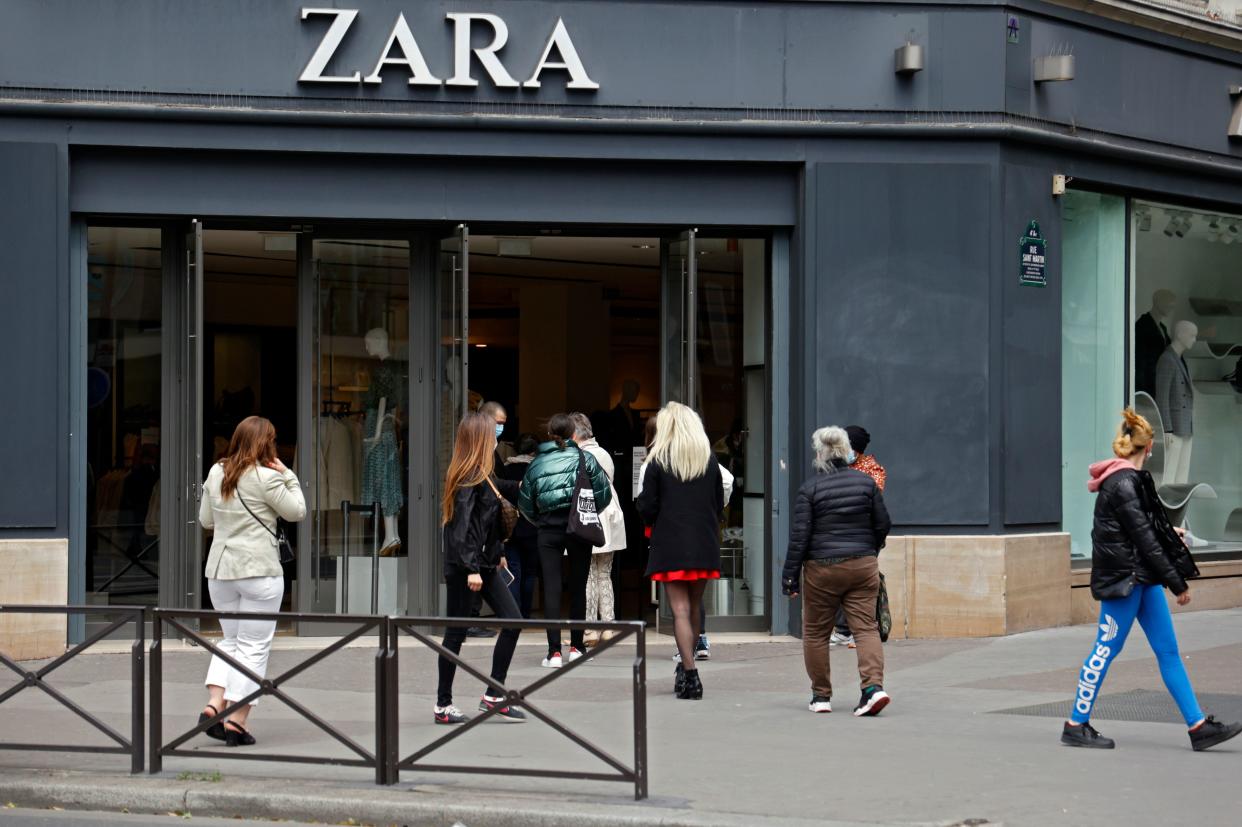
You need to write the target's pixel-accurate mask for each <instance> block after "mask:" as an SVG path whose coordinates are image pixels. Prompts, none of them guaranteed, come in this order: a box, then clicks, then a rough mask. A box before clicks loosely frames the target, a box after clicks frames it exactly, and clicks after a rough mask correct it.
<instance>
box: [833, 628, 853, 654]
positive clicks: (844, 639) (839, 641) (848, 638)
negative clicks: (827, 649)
mask: <svg viewBox="0 0 1242 827" xmlns="http://www.w3.org/2000/svg"><path fill="white" fill-rule="evenodd" d="M828 645H829V646H848V647H850V648H851V649H853V648H854V636H853V635H843V634H841V633H840V632H838V631H836V630H835V629H834V630H833V632H832V636H831V637H829V638H828Z"/></svg>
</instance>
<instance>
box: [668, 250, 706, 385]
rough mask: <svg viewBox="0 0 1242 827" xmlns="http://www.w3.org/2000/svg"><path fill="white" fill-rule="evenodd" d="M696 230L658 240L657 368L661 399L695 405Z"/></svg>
mask: <svg viewBox="0 0 1242 827" xmlns="http://www.w3.org/2000/svg"><path fill="white" fill-rule="evenodd" d="M697 233H698V231H697V230H686V231H685V232H684V233H682V234H681V235H680V236H678V237H677V238H667V239H664V240H662V241H661V242H660V264H661V267H660V294H661V295H660V304H661V315H660V318H661V322H660V330H661V341H662V347H661V351H662V352H661V354H660V359H661V371H660V397H661V401H662V402H681V403H682V404H683V405H689V406H690V407H692V408H693V407H695V404H694V400H695V388H696V385H695V352H694V342H695V337H694V332H693V331H694V329H695V318H696V315H697V314H696V306H695V294H696V292H697V289H696V288H697V284H696V282H697V281H698V262H697V260H696V256H695V236H696V234H697Z"/></svg>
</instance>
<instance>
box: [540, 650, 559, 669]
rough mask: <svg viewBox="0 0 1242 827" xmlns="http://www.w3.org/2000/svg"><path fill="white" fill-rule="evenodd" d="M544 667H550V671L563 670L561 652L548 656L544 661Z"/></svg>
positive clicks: (550, 653)
mask: <svg viewBox="0 0 1242 827" xmlns="http://www.w3.org/2000/svg"><path fill="white" fill-rule="evenodd" d="M543 665H544V666H546V667H548V668H549V669H560V668H561V653H560V652H549V653H548V656H547V657H546V658H544V659H543Z"/></svg>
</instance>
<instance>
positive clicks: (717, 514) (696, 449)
mask: <svg viewBox="0 0 1242 827" xmlns="http://www.w3.org/2000/svg"><path fill="white" fill-rule="evenodd" d="M642 486H643V489H642V492H641V493H640V494H639V495H638V513H639V514H641V515H642V518H643V521H644V522H646V523H647V525H649V526H651V553H650V556H649V557H648V560H647V576H648V577H650V578H651V579H652V580H654V581H656V582H660V583H663V584H664V593H665V594H666V595H668V601H669V605H670V607H671V608H672V610H673V635H674V637H676V638H677V651H678V653H680V654H681V662H680V663H678V664H677V669H676V672H675V674H674V678H673V691H674V692H675V693H676V694H677V697H679V698H685V699H690V700H698V699H700V698H702V697H703V682H702V681H701V680H700V678H699V670H698V668H697V667H696V666H695V661H694V646H695V643H696V642H697V641H698V639H699V632H700V629H699V628H698V625H699V610H700V609H701V608H702V605H703V592H704V591H705V590H706V588H707V581H708V580H713V579H717V578H719V577H720V518H721V516H722V515H723V514H724V489H723V488H722V486H721V482H720V466H719V465H718V464H717V463H716V457H715V456H714V455H713V454H712V444H711V442H710V441H709V440H708V439H707V433H706V432H705V431H704V430H703V423H702V421H701V420H700V419H699V417H698V414H696V413H695V412H694V411H692V410H691V409H690V408H687V407H686V406H685V405H681V404H679V403H677V402H670V403H668V404H667V405H665V406H664V407H663V408H662V409H661V410H660V413H659V414H658V415H657V416H656V437H655V442H654V443H653V444H652V446H651V455H650V463H649V464H648V466H647V470H646V472H645V474H644V476H643V481H642Z"/></svg>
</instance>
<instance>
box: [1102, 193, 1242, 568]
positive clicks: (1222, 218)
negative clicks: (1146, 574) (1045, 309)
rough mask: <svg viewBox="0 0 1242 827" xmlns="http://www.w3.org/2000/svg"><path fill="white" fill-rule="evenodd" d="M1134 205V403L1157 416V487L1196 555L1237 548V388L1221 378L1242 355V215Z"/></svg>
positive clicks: (1241, 474)
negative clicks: (1144, 304) (1140, 306)
mask: <svg viewBox="0 0 1242 827" xmlns="http://www.w3.org/2000/svg"><path fill="white" fill-rule="evenodd" d="M1133 212H1134V233H1133V235H1134V256H1133V274H1132V278H1133V292H1134V294H1135V295H1137V296H1150V297H1151V305H1150V307H1149V308H1144V312H1143V313H1142V314H1141V315H1139V316H1138V318H1136V319H1135V320H1134V323H1133V327H1132V329H1133V331H1134V346H1133V352H1134V357H1133V371H1134V374H1133V375H1134V384H1133V388H1134V403H1135V406H1136V408H1137V409H1139V410H1140V411H1142V410H1145V409H1146V410H1147V411H1148V412H1149V414H1150V415H1154V416H1155V417H1156V418H1157V420H1158V421H1153V422H1152V425H1153V426H1154V427H1155V428H1156V440H1157V443H1158V445H1157V446H1156V451H1155V454H1154V457H1155V458H1157V462H1156V463H1154V464H1153V476H1154V477H1155V479H1156V483H1157V489H1158V492H1159V495H1160V498H1161V500H1162V502H1163V503H1164V505H1165V508H1166V510H1167V511H1168V512H1169V514H1170V516H1171V517H1173V518H1174V520H1175V522H1177V523H1179V524H1181V525H1182V526H1183V527H1185V528H1186V529H1187V532H1188V534H1187V538H1188V542H1189V543H1190V544H1191V547H1192V548H1194V549H1195V552H1196V554H1200V553H1211V552H1217V551H1220V552H1226V551H1239V550H1242V531H1240V530H1239V529H1240V528H1242V393H1239V392H1238V391H1237V390H1236V389H1235V388H1234V386H1233V385H1232V384H1230V382H1229V381H1228V378H1227V377H1228V376H1229V374H1230V373H1231V372H1232V371H1233V370H1235V367H1236V362H1237V359H1238V353H1240V352H1242V346H1240V345H1239V344H1238V343H1242V271H1240V270H1239V268H1238V262H1239V260H1240V259H1242V247H1240V246H1238V245H1239V244H1242V217H1238V216H1229V215H1221V214H1216V213H1206V212H1201V211H1196V210H1191V209H1183V208H1174V207H1169V206H1164V205H1158V204H1151V203H1146V202H1135V204H1134V207H1133ZM1119 300H1124V299H1121V298H1120V297H1119ZM1161 343H1163V345H1161ZM1157 348H1158V349H1159V352H1158V353H1156V355H1155V357H1154V360H1153V353H1154V352H1155V351H1156V349H1157Z"/></svg>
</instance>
